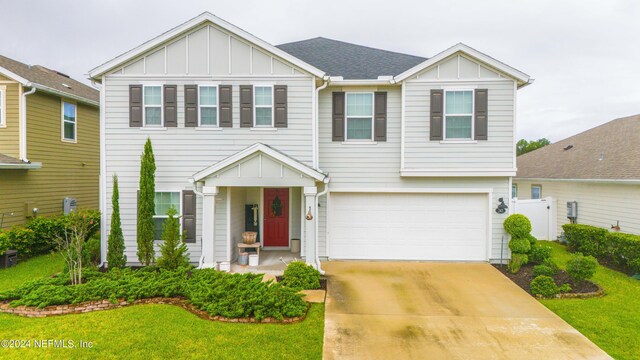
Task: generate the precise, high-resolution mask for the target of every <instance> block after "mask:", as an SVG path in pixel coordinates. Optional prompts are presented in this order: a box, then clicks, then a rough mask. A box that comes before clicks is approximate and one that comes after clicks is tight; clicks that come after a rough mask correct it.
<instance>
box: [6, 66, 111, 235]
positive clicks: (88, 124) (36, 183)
mask: <svg viewBox="0 0 640 360" xmlns="http://www.w3.org/2000/svg"><path fill="white" fill-rule="evenodd" d="M98 107H99V92H98V91H97V90H95V89H93V88H91V87H89V86H87V85H84V84H82V83H80V82H78V81H76V80H73V79H71V78H70V77H69V76H67V75H65V74H62V73H60V72H57V71H55V70H51V69H48V68H46V67H44V66H40V65H33V66H32V65H27V64H23V63H21V62H18V61H15V60H12V59H9V58H7V57H4V56H0V218H3V220H2V227H3V228H7V227H9V226H12V225H16V224H23V223H25V222H26V221H27V220H28V219H29V218H31V217H33V216H46V215H54V214H60V213H62V212H63V203H64V199H65V198H69V199H75V201H76V206H77V207H78V208H94V209H97V208H98V205H99V203H98V197H99V173H100V168H99V165H100V163H99V159H100V153H99V149H100V124H99V121H100V112H99V109H98ZM68 202H69V201H68ZM34 209H37V211H34Z"/></svg>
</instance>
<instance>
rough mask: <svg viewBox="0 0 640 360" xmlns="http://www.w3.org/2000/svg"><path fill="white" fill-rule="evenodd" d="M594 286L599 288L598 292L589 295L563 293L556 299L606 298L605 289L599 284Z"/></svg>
mask: <svg viewBox="0 0 640 360" xmlns="http://www.w3.org/2000/svg"><path fill="white" fill-rule="evenodd" d="M594 285H595V286H597V287H598V290H596V291H593V292H588V293H561V294H558V295H556V297H557V298H559V299H589V298H594V297H601V296H604V295H605V292H604V289H603V288H602V287H601V286H600V285H598V284H595V283H594Z"/></svg>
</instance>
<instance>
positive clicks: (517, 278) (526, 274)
mask: <svg viewBox="0 0 640 360" xmlns="http://www.w3.org/2000/svg"><path fill="white" fill-rule="evenodd" d="M493 266H494V267H495V268H496V269H498V270H499V271H500V272H501V273H503V274H504V275H505V276H506V277H508V278H509V279H510V280H511V281H513V282H514V283H515V284H516V285H518V286H520V287H521V288H522V289H523V290H524V291H526V292H528V293H529V294H531V281H532V280H533V279H534V276H533V267H534V266H535V265H533V264H526V265H523V266H522V267H521V268H520V271H518V272H517V273H516V274H512V273H511V272H510V271H509V269H507V266H506V265H499V264H494V265H493ZM553 280H555V282H556V284H557V285H558V286H561V285H562V284H569V285H570V286H571V292H569V293H564V294H561V296H560V297H591V296H600V295H603V291H602V288H600V287H599V286H598V285H596V284H594V283H592V282H590V281H584V283H583V284H581V285H578V284H576V283H575V282H573V280H572V279H571V277H569V274H567V273H566V272H565V271H564V270H560V271H559V272H558V273H557V274H556V275H555V276H554V277H553ZM572 294H576V295H577V294H581V295H583V296H571V295H572ZM532 295H533V294H532ZM585 295H588V296H585Z"/></svg>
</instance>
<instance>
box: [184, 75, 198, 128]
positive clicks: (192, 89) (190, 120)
mask: <svg viewBox="0 0 640 360" xmlns="http://www.w3.org/2000/svg"><path fill="white" fill-rule="evenodd" d="M184 126H185V127H197V126H198V85H185V86H184Z"/></svg>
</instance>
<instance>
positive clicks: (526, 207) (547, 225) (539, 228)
mask: <svg viewBox="0 0 640 360" xmlns="http://www.w3.org/2000/svg"><path fill="white" fill-rule="evenodd" d="M511 205H512V207H511V209H512V213H514V214H522V215H524V216H526V217H528V218H529V220H530V221H531V227H532V230H531V234H532V235H533V236H535V237H536V238H538V239H539V240H556V238H557V234H556V203H555V201H554V200H553V199H552V198H550V197H546V198H544V199H535V200H520V199H513V200H512V203H511Z"/></svg>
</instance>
